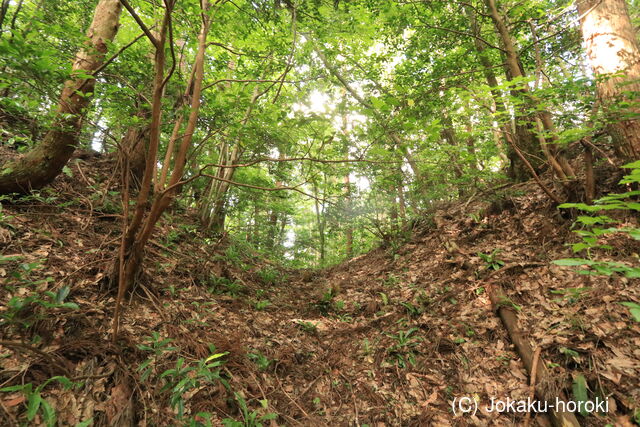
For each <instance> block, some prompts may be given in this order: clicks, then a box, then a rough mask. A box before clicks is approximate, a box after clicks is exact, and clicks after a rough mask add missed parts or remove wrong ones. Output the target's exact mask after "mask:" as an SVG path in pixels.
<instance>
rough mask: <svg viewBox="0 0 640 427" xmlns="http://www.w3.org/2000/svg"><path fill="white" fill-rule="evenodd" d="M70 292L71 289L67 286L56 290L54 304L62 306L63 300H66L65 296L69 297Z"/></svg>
mask: <svg viewBox="0 0 640 427" xmlns="http://www.w3.org/2000/svg"><path fill="white" fill-rule="evenodd" d="M70 291H71V287H69V286H63V287H62V288H60V289H58V293H57V294H56V302H57V303H58V304H62V303H63V302H64V300H65V298H67V296H68V295H69V292H70Z"/></svg>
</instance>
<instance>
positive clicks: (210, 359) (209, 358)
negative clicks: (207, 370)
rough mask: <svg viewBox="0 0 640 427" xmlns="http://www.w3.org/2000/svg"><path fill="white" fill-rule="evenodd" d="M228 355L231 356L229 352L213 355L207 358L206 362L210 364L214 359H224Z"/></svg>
mask: <svg viewBox="0 0 640 427" xmlns="http://www.w3.org/2000/svg"><path fill="white" fill-rule="evenodd" d="M227 354H229V352H228V351H225V352H224V353H217V354H214V355H211V356H209V357H207V360H205V362H210V361H212V360H214V359H218V358H220V357H224V356H226V355H227Z"/></svg>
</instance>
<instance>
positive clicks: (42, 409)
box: [0, 376, 77, 427]
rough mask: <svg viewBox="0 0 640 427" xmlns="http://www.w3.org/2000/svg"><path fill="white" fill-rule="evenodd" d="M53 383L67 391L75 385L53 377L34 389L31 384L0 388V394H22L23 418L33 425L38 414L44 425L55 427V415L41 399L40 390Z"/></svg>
mask: <svg viewBox="0 0 640 427" xmlns="http://www.w3.org/2000/svg"><path fill="white" fill-rule="evenodd" d="M54 381H55V382H58V383H60V384H61V385H62V386H63V388H64V389H65V390H69V389H71V388H73V387H75V386H76V385H77V384H75V383H73V382H72V381H70V380H69V379H68V378H67V377H63V376H55V377H51V378H49V379H48V380H46V381H45V382H43V383H42V384H40V385H39V386H37V387H35V388H34V386H33V384H32V383H27V384H20V385H14V386H9V387H3V388H0V393H10V392H20V393H22V395H23V396H24V398H25V402H26V413H25V417H26V419H27V421H28V422H29V423H30V424H31V423H33V422H34V418H35V417H36V415H38V414H40V416H41V417H42V422H43V423H44V425H46V426H48V427H53V426H56V425H57V415H56V413H55V411H54V409H53V407H52V406H51V405H50V404H49V402H47V401H46V400H45V399H43V398H42V390H43V389H44V388H45V387H46V386H47V385H49V384H50V383H52V382H54Z"/></svg>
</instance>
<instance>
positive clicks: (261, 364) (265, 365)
mask: <svg viewBox="0 0 640 427" xmlns="http://www.w3.org/2000/svg"><path fill="white" fill-rule="evenodd" d="M248 356H249V359H251V360H252V361H253V363H255V364H256V366H257V367H258V369H260V370H261V371H266V370H267V369H269V366H270V365H271V363H272V362H273V360H271V359H269V358H268V357H266V356H265V355H263V354H262V353H260V352H259V351H256V352H255V353H249V355H248Z"/></svg>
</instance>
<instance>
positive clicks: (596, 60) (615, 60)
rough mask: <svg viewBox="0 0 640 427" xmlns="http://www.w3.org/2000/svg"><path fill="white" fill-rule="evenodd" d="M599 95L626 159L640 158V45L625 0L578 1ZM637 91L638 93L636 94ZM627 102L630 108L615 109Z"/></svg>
mask: <svg viewBox="0 0 640 427" xmlns="http://www.w3.org/2000/svg"><path fill="white" fill-rule="evenodd" d="M576 4H577V7H578V14H579V15H580V28H581V30H582V37H583V39H584V43H585V46H586V49H587V57H588V58H589V63H590V64H591V68H593V71H594V73H595V75H596V76H597V77H600V78H601V79H599V80H598V81H597V90H598V96H599V98H600V101H601V103H602V106H603V109H604V111H605V113H606V114H607V115H608V116H609V117H608V118H609V120H610V121H611V124H610V125H609V129H608V131H609V133H610V135H611V137H612V139H613V143H614V145H615V147H616V149H617V151H618V153H619V155H621V156H622V157H624V158H625V159H638V158H640V119H639V117H640V102H639V101H638V93H640V47H639V45H638V39H637V35H636V32H635V30H634V28H633V25H632V24H631V20H630V18H629V11H628V9H627V4H626V2H625V1H624V0H581V1H578V2H576ZM634 93H635V95H634ZM617 101H627V102H630V103H631V105H630V106H629V107H627V108H624V109H620V108H615V107H614V104H615V103H616V102H617Z"/></svg>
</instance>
